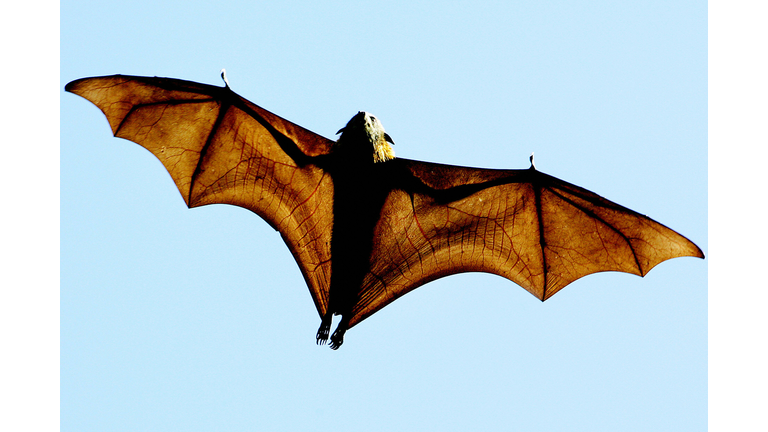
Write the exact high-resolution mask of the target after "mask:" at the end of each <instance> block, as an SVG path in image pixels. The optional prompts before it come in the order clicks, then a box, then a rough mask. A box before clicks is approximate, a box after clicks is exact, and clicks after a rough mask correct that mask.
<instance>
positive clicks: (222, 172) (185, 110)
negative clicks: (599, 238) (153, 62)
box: [66, 75, 333, 316]
mask: <svg viewBox="0 0 768 432" xmlns="http://www.w3.org/2000/svg"><path fill="white" fill-rule="evenodd" d="M66 90H67V91H69V92H72V93H75V94H77V95H79V96H82V97H84V98H86V99H88V100H89V101H91V102H93V103H94V104H95V105H96V106H97V107H99V109H101V110H102V111H103V112H104V114H105V115H106V117H107V120H108V121H109V124H110V126H111V127H112V132H113V133H114V135H115V136H117V137H120V138H125V139H128V140H131V141H133V142H136V143H138V144H140V145H141V146H143V147H144V148H146V149H147V150H149V151H150V152H152V154H154V155H155V156H156V157H157V158H158V159H159V160H160V162H162V163H163V165H164V166H165V168H166V169H167V170H168V172H169V173H170V174H171V177H172V178H173V181H174V182H175V183H176V186H177V187H178V189H179V192H181V196H182V197H183V198H184V201H185V202H186V203H187V205H188V206H189V207H190V208H191V207H198V206H202V205H206V204H214V203H221V204H233V205H237V206H240V207H245V208H247V209H249V210H252V211H253V212H255V213H256V214H258V215H259V216H261V217H262V218H264V219H265V220H266V221H267V222H268V223H269V224H270V225H271V226H272V227H273V228H275V229H276V230H278V231H279V232H280V233H281V235H282V236H283V239H284V240H285V242H286V244H287V245H288V247H289V248H290V250H291V252H292V253H293V256H294V258H295V259H296V262H297V263H298V264H299V267H300V268H301V271H302V273H303V274H304V277H305V279H306V281H307V285H308V286H309V287H310V292H311V294H312V297H313V299H314V301H315V305H316V307H317V310H318V312H319V314H320V316H323V315H324V314H325V311H326V309H327V305H328V287H329V285H330V256H331V254H330V246H329V245H330V232H331V224H332V222H333V209H332V202H333V186H332V183H331V179H330V177H329V176H328V175H327V173H326V172H325V171H323V170H322V169H321V168H320V167H318V166H317V165H315V164H313V163H312V159H313V157H315V156H319V155H323V154H327V153H329V152H330V150H331V146H332V145H333V141H330V140H328V139H326V138H323V137H322V136H320V135H317V134H315V133H313V132H310V131H308V130H306V129H304V128H302V127H300V126H297V125H295V124H293V123H291V122H289V121H287V120H285V119H282V118H280V117H278V116H276V115H274V114H272V113H270V112H269V111H266V110H264V109H263V108H261V107H259V106H257V105H254V104H253V103H251V102H249V101H247V100H245V99H243V98H242V97H240V96H238V95H237V94H235V93H234V92H232V91H231V90H230V89H229V88H228V87H215V86H210V85H205V84H199V83H194V82H189V81H182V80H176V79H170V78H149V77H132V76H122V75H114V76H108V77H96V78H84V79H80V80H76V81H72V82H71V83H69V84H67V86H66Z"/></svg>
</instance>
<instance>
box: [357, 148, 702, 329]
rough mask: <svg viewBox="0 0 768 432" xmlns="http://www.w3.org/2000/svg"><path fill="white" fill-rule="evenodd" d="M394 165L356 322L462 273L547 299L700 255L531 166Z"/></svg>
mask: <svg viewBox="0 0 768 432" xmlns="http://www.w3.org/2000/svg"><path fill="white" fill-rule="evenodd" d="M393 162H396V163H397V164H399V166H398V165H393V166H394V167H397V169H396V170H395V172H397V174H392V177H393V178H396V179H397V181H399V183H400V185H399V187H398V188H395V189H394V190H393V192H392V193H391V194H390V196H389V198H388V199H387V202H386V203H385V205H384V209H383V211H382V219H381V221H380V222H379V224H378V225H377V227H376V234H375V238H374V250H373V253H372V257H371V271H370V273H369V274H368V275H367V276H366V279H365V281H364V283H363V288H362V290H361V291H360V293H359V295H358V299H357V304H356V306H355V308H354V309H353V314H352V315H353V318H352V319H351V321H350V326H353V325H355V324H356V323H358V322H360V321H362V320H363V319H365V318H366V317H368V316H370V315H371V314H373V313H375V312H376V311H377V310H379V309H381V308H382V307H384V306H386V305H387V304H389V303H390V302H392V301H393V300H395V299H396V298H398V297H399V296H402V295H403V294H405V293H407V292H409V291H411V290H413V289H415V288H417V287H419V286H421V285H422V284H424V283H426V282H429V281H432V280H435V279H437V278H440V277H443V276H448V275H451V274H455V273H460V272H471V271H477V272H487V273H494V274H497V275H500V276H503V277H505V278H507V279H510V280H511V281H513V282H515V283H517V284H519V285H520V286H522V287H523V288H525V289H526V290H528V291H529V292H530V293H531V294H533V295H534V296H536V297H537V298H539V299H540V300H546V299H548V298H549V297H551V296H552V295H554V294H555V293H556V292H558V291H559V290H560V289H562V288H563V287H565V286H566V285H568V284H569V283H571V282H573V281H575V280H576V279H578V278H580V277H583V276H586V275H588V274H591V273H596V272H602V271H620V272H627V273H633V274H636V275H640V276H643V275H645V274H646V273H647V272H648V271H650V270H651V269H652V268H653V267H654V266H656V265H657V264H659V263H660V262H662V261H665V260H668V259H670V258H675V257H682V256H693V257H700V258H703V257H704V254H703V253H702V252H701V250H700V249H699V248H698V247H697V246H696V245H695V244H693V243H692V242H691V241H690V240H688V239H686V238H685V237H683V236H681V235H680V234H678V233H676V232H675V231H672V230H671V229H669V228H667V227H665V226H664V225H662V224H660V223H658V222H656V221H653V220H651V219H650V218H648V217H646V216H643V215H641V214H639V213H636V212H634V211H632V210H630V209H628V208H625V207H622V206H620V205H618V204H615V203H613V202H611V201H608V200H607V199H605V198H602V197H600V196H599V195H597V194H595V193H593V192H590V191H588V190H586V189H584V188H581V187H578V186H575V185H572V184H570V183H567V182H564V181H562V180H559V179H557V178H555V177H552V176H549V175H547V174H544V173H541V172H538V171H536V170H535V169H533V168H531V169H527V170H490V169H477V168H467V167H458V166H449V165H440V164H433V163H426V162H419V161H409V160H404V159H399V160H396V161H393ZM409 185H410V186H409Z"/></svg>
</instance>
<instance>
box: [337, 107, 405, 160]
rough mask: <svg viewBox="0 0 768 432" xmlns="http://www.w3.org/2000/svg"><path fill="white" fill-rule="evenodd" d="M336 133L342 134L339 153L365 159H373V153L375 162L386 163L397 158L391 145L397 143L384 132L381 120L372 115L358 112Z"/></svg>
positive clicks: (338, 146) (338, 144)
mask: <svg viewBox="0 0 768 432" xmlns="http://www.w3.org/2000/svg"><path fill="white" fill-rule="evenodd" d="M336 133H337V134H339V133H340V134H341V136H340V137H339V140H338V141H336V146H337V148H338V150H339V151H342V152H344V153H347V154H354V155H355V156H356V157H357V156H358V155H359V156H360V157H364V158H369V157H371V153H372V155H373V162H386V161H388V160H390V159H394V158H395V149H393V148H392V146H391V145H389V143H392V144H394V143H395V142H394V141H392V138H391V137H390V136H389V135H388V134H387V133H386V132H385V131H384V126H382V124H381V122H380V121H379V119H377V118H376V117H374V116H373V115H372V114H370V113H367V112H365V111H360V112H358V113H357V114H355V116H354V117H352V118H351V119H350V120H349V122H347V125H346V126H344V127H343V128H341V129H339V131H338V132H336Z"/></svg>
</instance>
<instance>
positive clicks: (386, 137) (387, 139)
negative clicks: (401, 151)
mask: <svg viewBox="0 0 768 432" xmlns="http://www.w3.org/2000/svg"><path fill="white" fill-rule="evenodd" d="M339 132H341V131H339ZM384 141H386V142H388V143H392V145H395V142H394V141H392V137H391V136H389V134H388V133H386V132H384Z"/></svg>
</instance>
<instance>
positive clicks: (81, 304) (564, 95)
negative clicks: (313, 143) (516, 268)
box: [6, 1, 765, 431]
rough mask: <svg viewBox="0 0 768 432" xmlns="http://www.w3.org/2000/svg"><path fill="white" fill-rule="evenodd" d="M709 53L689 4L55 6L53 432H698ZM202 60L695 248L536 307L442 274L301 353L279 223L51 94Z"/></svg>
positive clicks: (240, 88) (305, 307)
mask: <svg viewBox="0 0 768 432" xmlns="http://www.w3.org/2000/svg"><path fill="white" fill-rule="evenodd" d="M707 48H708V46H707V10H706V4H705V3H702V2H674V4H670V2H649V3H647V4H645V5H642V6H638V5H635V4H625V2H595V1H590V2H537V4H536V6H508V5H506V4H505V3H490V2H466V3H458V2H453V3H450V4H443V3H438V2H435V3H429V2H401V3H380V4H375V5H362V4H357V3H353V2H343V3H338V2H337V3H335V4H334V5H332V6H329V5H319V4H316V3H312V2H281V3H279V4H277V3H274V4H272V3H270V4H261V3H260V2H252V1H251V2H237V1H231V2H227V3H220V2H209V3H200V2H183V3H182V2H179V3H172V2H157V1H152V2H131V3H122V4H117V3H114V4H113V3H108V4H105V3H104V2H75V1H71V2H66V3H65V4H62V5H61V53H60V54H61V69H60V80H59V81H60V82H59V89H60V94H59V97H60V99H61V105H60V107H61V126H60V127H61V135H60V139H61V149H60V151H61V177H60V178H61V189H60V190H61V219H60V221H61V249H60V253H61V255H60V257H61V258H60V259H61V261H60V264H61V291H60V295H61V324H60V325H61V327H60V331H61V333H60V334H61V369H60V374H61V375H60V378H61V381H60V385H61V393H60V395H61V405H60V408H61V429H62V430H67V431H69V430H71V431H91V430H93V431H103V430H146V431H152V430H192V431H194V430H275V431H279V430H305V429H308V428H311V429H312V430H341V431H345V430H392V429H398V430H424V429H426V430H484V429H491V430H499V429H501V430H526V431H550V430H591V431H595V430H597V431H601V430H606V431H608V430H612V431H613V430H622V431H631V430H638V431H645V430H676V431H686V430H691V431H693V430H703V429H704V428H706V427H707V402H708V401H707V366H708V364H707V338H708V332H707V293H708V290H707V288H708V287H707V284H708V280H707V277H708V266H709V261H711V257H710V256H709V235H708V211H707V205H708V198H707V96H708V93H707V60H708V58H707ZM222 67H226V68H227V71H228V75H229V80H230V83H231V85H232V87H233V88H234V90H235V91H237V92H238V93H240V94H241V95H243V96H244V97H246V98H248V99H249V100H251V101H253V102H255V103H257V104H259V105H261V106H263V107H265V108H267V109H269V110H271V111H273V112H275V113H277V114H279V115H281V116H284V117H286V118H288V119H290V120H292V121H294V122H296V123H298V124H301V125H303V126H305V127H307V128H309V129H311V130H313V131H315V132H318V133H320V134H322V135H325V136H327V137H333V133H334V132H335V131H336V130H338V129H339V128H340V127H341V126H343V125H344V124H345V122H346V121H347V120H348V119H349V117H351V116H352V115H353V114H354V113H356V112H357V111H358V110H366V111H370V112H373V113H375V114H376V115H377V117H379V118H380V119H381V120H382V122H383V123H384V125H385V127H386V128H387V131H388V132H389V133H390V135H392V137H393V138H394V139H395V141H396V142H397V146H396V150H397V152H398V155H399V156H402V157H407V158H412V159H422V160H430V161H436V162H444V163H452V164H460V165H469V166H481V167H494V168H524V167H527V164H528V162H527V158H528V155H529V154H530V153H531V152H532V151H534V152H536V161H537V167H538V168H539V169H540V170H541V171H544V172H546V173H548V174H551V175H555V176H557V177H560V178H562V179H564V180H567V181H569V182H572V183H575V184H578V185H580V186H584V187H587V188H589V189H591V190H594V191H595V192H597V193H600V194H601V195H603V196H605V197H607V198H609V199H612V200H614V201H616V202H618V203H620V204H623V205H625V206H628V207H630V208H632V209H635V210H637V211H639V212H641V213H645V214H647V215H649V216H650V217H652V218H654V219H656V220H658V221H660V222H662V223H664V224H665V225H667V226H669V227H671V228H673V229H675V230H677V231H679V232H680V233H682V234H683V235H685V236H687V237H689V238H690V239H692V240H693V241H694V242H696V243H697V244H698V245H699V246H700V247H701V248H702V250H704V252H705V254H708V258H707V260H704V261H702V260H697V259H694V258H681V259H675V260H671V261H668V262H665V263H662V264H661V265H659V266H658V267H657V268H655V269H654V270H652V271H651V272H650V274H649V275H647V276H646V277H645V278H639V277H636V276H632V275H627V274H618V273H604V274H599V275H592V276H588V277H586V278H584V279H581V280H579V281H577V282H575V283H573V284H572V285H570V286H568V287H567V288H566V289H564V290H563V291H562V292H560V293H558V294H557V295H556V296H554V297H553V298H552V299H550V300H548V301H547V302H545V303H541V302H540V301H538V300H536V299H535V298H534V297H532V296H531V295H530V294H528V293H527V292H525V291H524V290H523V289H521V288H519V287H518V286H517V285H515V284H513V283H512V282H510V281H507V280H506V279H503V278H500V277H497V276H493V275H484V274H464V275H459V276H452V277H449V278H444V279H441V280H439V281H436V282H433V283H431V284H428V285H426V286H424V287H422V288H420V289H418V290H416V291H415V292H413V293H411V294H409V295H407V296H405V297H403V298H402V299H400V300H398V301H397V302H395V303H393V304H392V305H390V306H388V307H387V308H385V309H384V310H382V311H381V312H379V313H378V314H376V315H375V316H373V317H371V318H369V319H368V320H366V321H365V322H363V323H361V324H360V325H358V326H357V327H355V328H354V329H352V330H350V332H348V333H347V337H346V339H345V344H344V346H343V347H342V348H341V349H340V350H339V351H336V352H334V351H331V350H330V349H328V348H327V347H317V346H315V344H314V335H315V332H316V330H317V326H318V324H319V317H318V316H317V313H316V311H315V309H314V306H313V304H312V301H311V298H310V296H309V294H308V291H307V288H306V286H305V285H304V282H303V279H302V277H301V274H300V272H299V271H298V268H297V266H296V264H295V263H294V262H293V259H292V257H291V255H290V253H289V252H288V250H287V248H286V247H285V246H284V244H283V243H282V241H281V240H280V238H279V236H278V235H277V233H275V232H274V231H273V230H272V229H271V228H269V226H268V225H267V224H266V223H265V222H264V221H262V220H261V219H259V218H258V217H257V216H255V215H253V214H252V213H250V212H248V211H246V210H244V209H239V208H235V207H227V206H210V207H206V208H199V209H194V210H188V209H186V207H185V206H184V203H183V200H182V199H181V197H180V196H179V194H178V191H177V190H176V188H175V186H174V185H173V183H172V181H171V180H170V177H169V176H168V174H167V173H166V172H165V170H164V169H163V168H162V166H161V165H160V163H159V162H157V160H155V159H154V158H153V157H152V156H151V155H150V154H149V153H148V152H146V151H145V150H143V149H142V148H140V147H139V146H137V145H135V144H132V143H129V142H127V141H124V140H120V139H116V138H113V137H111V134H110V131H109V128H108V125H107V123H106V120H105V119H104V117H103V115H102V114H101V113H100V111H98V110H97V109H96V108H95V107H94V106H93V105H91V104H90V103H89V102H87V101H85V100H83V99H81V98H78V97H76V96H74V95H71V94H66V93H64V92H63V86H64V84H66V83H67V82H68V81H71V80H73V79H76V78H81V77H84V76H95V75H105V74H114V73H123V74H136V75H158V76H170V77H176V78H183V79H189V80H194V81H200V82H206V83H211V84H217V85H218V84H220V80H219V78H218V72H219V69H221V68H222ZM756 90H757V91H761V90H762V91H764V87H757V88H756ZM710 96H711V95H710ZM758 118H759V116H758ZM764 118H765V117H762V120H763V121H764ZM739 144H741V143H739ZM762 144H764V142H762ZM734 150H737V147H735V146H734ZM32 156H34V155H32ZM28 157H29V156H28ZM738 158H739V159H740V160H742V161H743V162H744V163H745V165H749V164H754V161H753V160H750V158H749V156H747V155H743V154H741V155H738ZM710 160H711V159H710ZM6 184H8V183H6ZM711 192H713V191H711ZM743 195H744V193H743V192H741V191H738V190H735V191H734V192H733V197H734V198H737V197H741V196H743ZM744 206H746V207H747V208H748V209H749V208H750V207H749V203H748V202H745V203H744ZM750 221H752V220H751V219H750V218H749V217H746V218H744V219H743V222H744V223H745V224H748V223H749V222H750ZM748 262H750V263H751V262H752V261H748ZM710 306H712V301H711V300H710ZM747 307H749V305H747ZM753 308H755V309H756V306H753ZM759 335H760V336H762V337H763V338H764V336H763V335H762V333H759ZM737 338H738V336H736V337H734V339H737ZM763 340H764V339H763ZM758 341H759V339H758ZM710 347H711V346H710ZM741 349H743V347H741ZM741 361H742V363H741V364H743V365H748V364H752V362H753V361H755V359H754V357H745V358H743V359H741ZM759 376H762V377H764V375H759ZM748 406H751V405H748Z"/></svg>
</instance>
